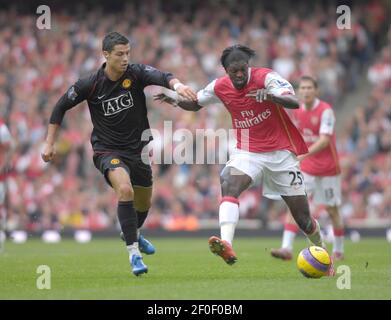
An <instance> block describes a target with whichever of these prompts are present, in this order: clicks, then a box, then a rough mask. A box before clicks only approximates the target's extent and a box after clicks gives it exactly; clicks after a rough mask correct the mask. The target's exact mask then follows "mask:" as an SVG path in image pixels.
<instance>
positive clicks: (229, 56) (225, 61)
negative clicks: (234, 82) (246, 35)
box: [220, 44, 255, 69]
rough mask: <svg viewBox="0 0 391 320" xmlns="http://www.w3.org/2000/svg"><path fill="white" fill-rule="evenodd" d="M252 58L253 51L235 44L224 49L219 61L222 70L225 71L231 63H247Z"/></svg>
mask: <svg viewBox="0 0 391 320" xmlns="http://www.w3.org/2000/svg"><path fill="white" fill-rule="evenodd" d="M254 56H255V51H254V50H253V49H250V48H249V47H246V46H243V45H241V44H235V45H233V46H230V47H228V48H225V49H224V51H223V53H222V55H221V58H220V61H221V64H222V65H223V67H224V69H227V67H228V66H229V65H230V64H231V63H232V62H237V61H246V62H247V63H248V62H249V60H250V59H251V58H252V57H254Z"/></svg>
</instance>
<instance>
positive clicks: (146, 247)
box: [138, 234, 156, 254]
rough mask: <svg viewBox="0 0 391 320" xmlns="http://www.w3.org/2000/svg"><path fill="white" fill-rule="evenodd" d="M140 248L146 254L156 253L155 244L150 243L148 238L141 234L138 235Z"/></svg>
mask: <svg viewBox="0 0 391 320" xmlns="http://www.w3.org/2000/svg"><path fill="white" fill-rule="evenodd" d="M138 248H139V249H140V251H141V252H142V253H145V254H154V253H155V251H156V250H155V247H154V246H153V244H152V243H150V242H149V241H148V240H147V239H145V238H144V237H143V236H142V235H141V234H140V236H139V237H138Z"/></svg>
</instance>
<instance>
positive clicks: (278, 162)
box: [226, 149, 306, 199]
mask: <svg viewBox="0 0 391 320" xmlns="http://www.w3.org/2000/svg"><path fill="white" fill-rule="evenodd" d="M226 167H233V168H236V169H238V170H240V171H242V172H243V173H245V174H246V175H248V176H249V177H250V178H251V179H252V181H253V184H254V183H256V182H258V181H259V180H261V179H262V184H263V195H264V196H265V197H268V198H271V199H277V198H279V196H281V195H282V196H298V195H305V194H306V193H305V187H304V179H303V176H302V174H301V171H300V167H299V162H298V160H297V157H296V156H295V155H294V154H293V153H292V152H290V151H288V150H278V151H272V152H261V153H254V152H249V151H244V150H240V149H235V150H234V151H233V152H232V154H231V156H230V159H229V161H228V162H227V164H226Z"/></svg>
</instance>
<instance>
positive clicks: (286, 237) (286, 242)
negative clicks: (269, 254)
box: [281, 223, 299, 251]
mask: <svg viewBox="0 0 391 320" xmlns="http://www.w3.org/2000/svg"><path fill="white" fill-rule="evenodd" d="M298 231H299V227H298V226H297V225H295V224H293V223H286V224H285V226H284V233H283V235H282V245H281V248H283V249H288V250H290V251H292V249H293V241H294V240H295V237H296V233H297V232H298Z"/></svg>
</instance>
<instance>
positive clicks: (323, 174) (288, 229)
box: [271, 76, 344, 260]
mask: <svg viewBox="0 0 391 320" xmlns="http://www.w3.org/2000/svg"><path fill="white" fill-rule="evenodd" d="M317 88H318V85H317V82H316V81H315V79H313V78H311V77H309V76H304V77H302V78H301V80H300V83H299V97H300V100H301V104H300V108H299V109H296V110H294V111H293V113H292V116H293V121H294V122H295V124H296V125H297V127H298V129H299V130H300V132H301V133H302V135H303V138H304V140H305V142H306V144H307V146H308V150H309V152H308V153H307V154H305V155H300V156H299V157H298V159H299V161H300V168H301V171H302V172H303V174H304V182H305V185H306V188H307V192H308V194H309V195H310V196H313V200H314V203H315V204H323V205H325V206H326V210H327V212H328V213H329V215H330V218H331V222H332V225H333V231H334V243H333V258H334V259H335V260H341V259H343V258H344V246H343V239H344V225H343V221H342V218H341V215H340V214H339V211H338V206H339V205H340V204H341V180H340V172H341V170H340V166H339V161H338V154H337V148H336V138H335V115H334V111H333V109H332V108H331V106H330V105H329V104H328V103H326V102H324V101H322V100H319V99H318V98H317ZM297 231H298V227H297V225H296V223H295V222H294V220H293V218H292V216H291V215H287V220H286V223H285V229H284V234H283V239H282V247H281V248H280V249H272V250H271V254H272V256H273V257H276V258H280V259H283V260H290V259H292V247H293V241H294V238H295V235H296V233H297Z"/></svg>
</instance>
